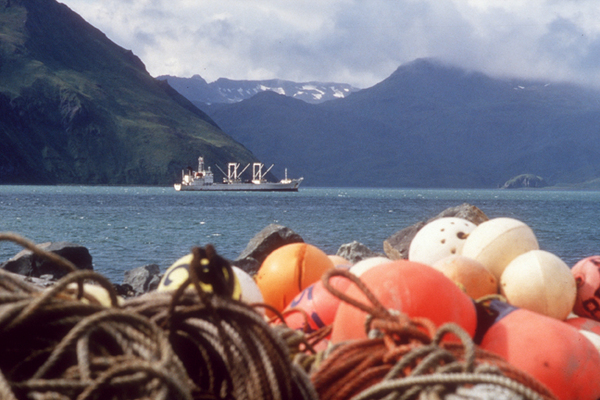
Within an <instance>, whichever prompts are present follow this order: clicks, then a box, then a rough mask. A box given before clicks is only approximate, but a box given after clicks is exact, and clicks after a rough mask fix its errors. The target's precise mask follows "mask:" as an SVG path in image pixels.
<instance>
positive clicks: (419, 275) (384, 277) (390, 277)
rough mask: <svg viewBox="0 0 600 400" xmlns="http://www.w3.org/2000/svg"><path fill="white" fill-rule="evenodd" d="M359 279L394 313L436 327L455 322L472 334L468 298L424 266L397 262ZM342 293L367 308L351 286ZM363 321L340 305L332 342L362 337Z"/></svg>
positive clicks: (361, 316) (474, 319)
mask: <svg viewBox="0 0 600 400" xmlns="http://www.w3.org/2000/svg"><path fill="white" fill-rule="evenodd" d="M360 279H361V281H363V282H364V283H365V285H366V286H367V287H368V289H369V290H370V291H371V292H373V294H374V295H375V297H377V299H378V300H379V301H380V302H381V304H382V305H383V306H384V307H385V308H387V309H394V310H398V311H400V312H403V313H405V314H407V315H408V316H409V317H425V318H429V319H430V320H431V321H432V322H433V323H434V324H435V325H437V326H440V325H442V324H444V323H446V322H455V323H457V324H458V325H460V326H461V327H462V328H463V329H464V330H465V331H466V332H467V333H468V334H469V335H471V336H473V335H474V333H475V329H476V325H477V317H476V312H475V306H474V304H473V301H472V300H471V298H469V296H467V295H466V294H465V293H464V292H463V291H461V290H460V289H459V288H458V286H456V285H455V284H454V283H453V282H452V281H451V280H450V279H448V278H446V277H445V276H444V274H442V273H441V272H440V271H437V270H435V269H434V268H432V267H430V266H428V265H425V264H420V263H416V262H412V261H407V260H397V261H393V262H389V263H386V264H381V265H378V266H375V267H373V268H371V269H370V270H368V271H365V272H364V273H363V274H362V275H361V277H360ZM344 293H345V294H346V295H347V296H349V297H351V298H353V299H356V300H358V301H360V302H361V303H364V304H366V305H371V304H370V302H369V300H367V297H366V296H365V295H364V294H363V293H362V292H361V291H360V289H359V288H358V287H356V285H354V284H351V285H350V286H349V287H348V289H346V291H345V292H344ZM366 318H367V314H366V313H365V312H364V311H361V310H359V309H357V308H355V307H354V306H352V305H350V304H348V303H345V302H342V303H341V304H340V305H339V307H338V310H337V313H336V315H335V319H334V321H333V330H332V335H331V341H332V343H339V342H342V341H345V340H350V339H361V338H366V337H367V333H366V332H365V320H366Z"/></svg>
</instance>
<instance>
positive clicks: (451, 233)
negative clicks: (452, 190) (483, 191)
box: [408, 217, 477, 266]
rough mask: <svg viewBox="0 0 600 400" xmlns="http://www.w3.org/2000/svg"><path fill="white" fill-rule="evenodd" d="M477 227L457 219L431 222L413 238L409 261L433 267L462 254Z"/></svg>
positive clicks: (448, 218) (441, 219)
mask: <svg viewBox="0 0 600 400" xmlns="http://www.w3.org/2000/svg"><path fill="white" fill-rule="evenodd" d="M476 227H477V225H475V224H474V223H472V222H471V221H468V220H466V219H463V218H456V217H447V218H440V219H436V220H434V221H431V222H430V223H428V224H427V225H425V226H424V227H423V228H421V230H419V231H418V232H417V234H416V235H415V237H414V238H413V240H412V242H411V243H410V247H409V249H408V259H409V260H410V261H414V262H419V263H422V264H427V265H430V266H431V265H433V264H434V263H435V262H436V261H438V260H441V259H442V258H446V257H448V256H452V255H456V254H461V251H462V248H463V246H464V244H465V241H466V239H467V237H468V236H469V234H470V233H471V232H472V231H473V230H474V229H475V228H476Z"/></svg>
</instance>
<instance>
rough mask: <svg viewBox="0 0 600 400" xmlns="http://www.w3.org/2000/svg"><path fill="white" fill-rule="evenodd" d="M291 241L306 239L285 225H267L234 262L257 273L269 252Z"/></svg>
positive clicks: (301, 241) (246, 269) (300, 241)
mask: <svg viewBox="0 0 600 400" xmlns="http://www.w3.org/2000/svg"><path fill="white" fill-rule="evenodd" d="M291 243H304V239H302V237H301V236H300V235H298V234H297V233H296V232H294V231H293V230H291V229H290V228H287V227H285V226H282V225H277V224H270V225H267V226H266V227H265V228H264V229H263V230H261V231H260V232H258V233H257V234H256V235H255V236H254V237H253V238H252V239H251V240H250V242H248V245H247V246H246V248H245V249H244V251H242V253H241V254H240V255H239V257H238V258H237V259H236V260H235V261H233V264H234V265H235V266H236V267H238V268H241V269H242V270H244V271H246V272H248V273H250V274H252V273H255V272H256V271H258V269H259V268H260V266H261V264H262V262H263V261H264V260H265V258H267V256H268V255H269V254H271V253H272V252H273V251H275V250H277V249H278V248H280V247H281V246H285V245H286V244H291Z"/></svg>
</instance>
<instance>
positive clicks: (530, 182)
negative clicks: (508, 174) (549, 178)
mask: <svg viewBox="0 0 600 400" xmlns="http://www.w3.org/2000/svg"><path fill="white" fill-rule="evenodd" d="M547 186H548V182H546V180H545V179H544V178H542V177H541V176H537V175H533V174H521V175H517V176H515V177H514V178H512V179H509V180H508V181H506V183H504V185H503V186H502V187H500V189H521V188H543V187H547Z"/></svg>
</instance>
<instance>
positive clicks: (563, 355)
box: [481, 309, 600, 400]
mask: <svg viewBox="0 0 600 400" xmlns="http://www.w3.org/2000/svg"><path fill="white" fill-rule="evenodd" d="M481 348H483V349H485V350H488V351H491V352H493V353H496V354H498V355H500V356H501V357H504V358H505V359H506V361H508V362H509V363H510V364H512V365H513V366H515V367H516V368H518V369H520V370H522V371H524V372H527V373H529V374H530V375H531V376H533V377H534V378H536V379H537V380H538V381H540V382H541V383H542V384H544V385H545V386H546V387H548V389H550V390H551V391H552V392H553V393H554V395H555V396H556V397H558V398H559V399H561V400H584V399H588V400H589V399H597V398H599V397H600V379H599V378H600V354H599V353H598V351H597V350H596V349H595V347H594V346H593V344H592V343H591V342H590V341H589V340H588V339H586V338H585V337H584V336H583V335H582V334H581V333H579V331H578V330H577V329H575V328H573V327H572V326H569V325H567V324H566V323H565V322H562V321H559V320H557V319H555V318H551V317H547V316H545V315H541V314H538V313H535V312H533V311H529V310H525V309H516V310H514V311H512V312H510V313H509V314H508V315H506V316H504V317H503V318H502V319H500V320H499V321H497V322H496V323H494V324H493V325H492V326H491V327H490V328H489V329H488V331H487V332H486V333H485V335H484V336H483V340H482V341H481Z"/></svg>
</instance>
